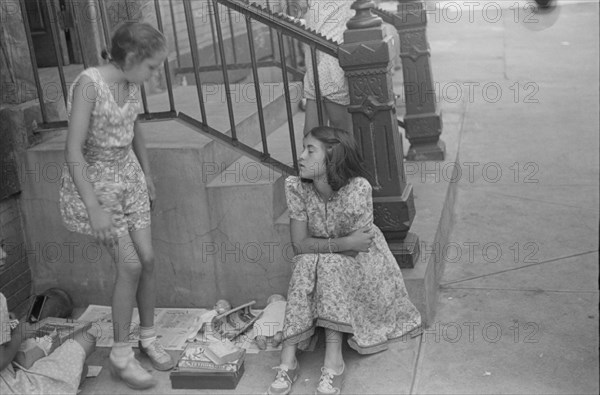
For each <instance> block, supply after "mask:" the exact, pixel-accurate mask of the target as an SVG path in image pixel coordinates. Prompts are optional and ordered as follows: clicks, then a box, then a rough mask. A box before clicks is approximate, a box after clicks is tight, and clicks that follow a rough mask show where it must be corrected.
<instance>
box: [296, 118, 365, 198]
mask: <svg viewBox="0 0 600 395" xmlns="http://www.w3.org/2000/svg"><path fill="white" fill-rule="evenodd" d="M307 135H311V136H313V137H314V138H315V139H317V140H319V141H320V142H321V143H323V145H324V146H325V174H326V175H327V182H328V183H329V185H330V186H331V189H333V190H334V191H338V190H339V189H340V188H342V187H343V186H345V185H346V184H348V182H349V181H350V179H352V178H354V177H363V178H366V179H367V181H369V182H371V175H370V174H369V172H368V171H367V170H366V169H365V167H364V163H363V158H362V155H361V153H360V151H359V149H358V145H357V144H356V140H355V139H354V137H353V136H352V134H351V133H349V132H347V131H346V130H343V129H338V128H333V127H330V126H317V127H315V128H313V129H312V130H311V131H310V132H308V133H307Z"/></svg>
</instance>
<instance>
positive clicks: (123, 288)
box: [109, 235, 142, 342]
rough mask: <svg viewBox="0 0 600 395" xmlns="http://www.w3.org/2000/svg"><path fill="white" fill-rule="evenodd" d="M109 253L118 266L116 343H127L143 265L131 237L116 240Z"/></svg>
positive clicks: (114, 304) (114, 313)
mask: <svg viewBox="0 0 600 395" xmlns="http://www.w3.org/2000/svg"><path fill="white" fill-rule="evenodd" d="M109 251H110V252H111V255H112V257H113V260H114V261H115V265H116V266H117V281H116V282H115V286H114V289H113V295H112V319H113V331H114V337H115V342H127V341H128V336H129V332H130V329H131V315H132V312H133V305H134V302H135V293H136V289H137V288H138V282H139V279H140V274H141V272H142V265H141V264H140V261H139V259H138V258H137V253H136V252H135V248H134V245H133V241H132V240H131V237H130V236H129V235H125V236H123V237H121V238H119V239H118V240H116V241H115V244H114V245H113V246H112V247H111V248H109Z"/></svg>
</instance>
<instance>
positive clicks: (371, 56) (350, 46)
mask: <svg viewBox="0 0 600 395" xmlns="http://www.w3.org/2000/svg"><path fill="white" fill-rule="evenodd" d="M373 6H374V3H373V1H370V0H356V1H355V2H354V3H353V5H352V8H353V9H354V10H356V15H355V16H354V17H353V18H352V19H350V21H348V23H347V25H346V26H347V27H348V30H346V32H345V33H344V44H342V45H341V46H340V51H339V60H340V65H341V66H342V68H343V69H344V71H345V72H346V76H347V78H348V84H349V87H350V106H349V111H350V113H351V114H352V121H353V124H354V136H355V137H356V139H357V141H358V143H359V145H360V147H361V150H362V154H363V157H364V159H365V162H366V163H367V166H368V169H369V171H370V172H371V174H372V175H373V176H374V180H373V181H374V183H375V185H374V190H373V209H374V216H375V224H376V225H377V226H378V227H379V228H380V229H381V230H382V231H383V233H384V235H385V237H386V239H387V241H388V244H389V246H390V249H391V250H392V253H393V254H394V256H395V257H396V260H397V261H398V264H399V265H400V267H414V264H415V262H416V261H417V258H418V256H419V242H418V237H417V236H416V235H415V234H413V233H410V232H409V229H410V226H411V224H412V221H413V218H414V216H415V206H414V201H413V191H412V186H411V185H410V184H407V183H406V176H405V173H404V163H403V152H404V151H403V150H402V136H401V135H400V133H399V132H398V123H397V120H396V107H395V96H394V92H393V85H392V61H391V59H390V46H391V43H390V40H389V39H388V38H386V37H384V33H383V28H382V25H381V24H382V21H381V19H380V18H379V17H376V16H374V15H373V14H372V13H371V8H372V7H373Z"/></svg>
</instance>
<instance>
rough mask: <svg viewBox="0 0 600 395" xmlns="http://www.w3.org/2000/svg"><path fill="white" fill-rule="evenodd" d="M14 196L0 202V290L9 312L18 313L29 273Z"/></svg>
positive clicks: (25, 299)
mask: <svg viewBox="0 0 600 395" xmlns="http://www.w3.org/2000/svg"><path fill="white" fill-rule="evenodd" d="M17 196H18V195H15V196H13V197H9V198H6V199H3V200H2V201H0V246H1V247H2V250H3V251H4V254H2V255H3V256H4V258H3V259H2V260H0V292H2V293H3V294H4V296H6V298H7V300H8V309H9V311H14V312H15V313H17V314H19V315H22V314H24V313H25V311H26V310H27V307H28V301H29V295H31V272H30V270H29V265H28V263H27V254H26V251H27V250H26V248H25V243H24V240H23V228H22V225H21V215H20V211H19V202H18V198H17Z"/></svg>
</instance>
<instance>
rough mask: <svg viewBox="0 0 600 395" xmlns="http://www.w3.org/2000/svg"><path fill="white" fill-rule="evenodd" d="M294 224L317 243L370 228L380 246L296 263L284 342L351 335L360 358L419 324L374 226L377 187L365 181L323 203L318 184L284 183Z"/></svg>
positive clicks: (290, 180) (397, 270)
mask: <svg viewBox="0 0 600 395" xmlns="http://www.w3.org/2000/svg"><path fill="white" fill-rule="evenodd" d="M285 192H286V197H287V204H288V208H289V213H290V218H291V219H295V220H298V221H303V222H307V226H308V232H309V234H310V236H311V237H316V238H338V237H343V236H347V235H348V234H350V233H352V232H353V231H355V230H357V229H359V228H362V227H364V226H370V227H371V231H372V232H374V233H375V238H374V246H373V247H371V248H370V250H369V252H361V253H358V255H357V256H356V257H355V258H352V257H349V256H346V255H341V254H329V253H327V254H323V253H315V254H310V253H309V254H301V255H297V256H296V257H295V258H294V268H293V273H292V278H291V280H290V285H289V289H288V303H287V307H286V312H285V321H284V329H283V337H284V342H285V343H287V344H298V345H299V347H300V348H303V347H304V346H305V345H306V344H307V343H308V340H309V338H310V337H312V335H313V334H314V332H315V327H317V326H320V327H325V328H330V329H334V330H337V331H340V332H346V333H350V334H352V336H351V337H350V338H349V339H348V343H349V345H350V347H352V348H353V349H355V350H356V351H358V352H359V353H361V354H370V353H375V352H379V351H382V350H385V349H386V348H387V347H388V345H387V343H388V342H389V341H391V340H397V339H399V338H400V337H402V336H404V335H406V334H407V333H409V332H411V331H413V330H416V329H417V328H418V327H420V325H421V316H420V314H419V311H418V310H417V309H416V308H415V306H414V305H413V304H412V303H411V301H410V300H409V298H408V294H407V292H406V288H405V286H404V280H403V278H402V273H401V271H400V268H399V267H398V264H397V263H396V260H395V259H394V257H393V255H392V253H391V251H390V249H389V247H388V245H387V243H386V241H385V239H384V236H383V233H382V232H381V230H379V228H378V227H377V226H375V225H374V224H373V200H372V195H371V185H370V184H369V182H368V181H367V180H366V179H364V178H360V177H356V178H353V179H351V180H350V182H349V183H348V184H347V185H346V186H344V187H342V188H341V189H340V190H339V191H337V192H335V193H334V194H333V195H332V196H331V197H330V198H329V200H328V201H326V202H325V201H323V199H322V198H321V196H320V195H319V194H318V193H317V191H316V190H315V188H314V186H313V184H312V183H308V182H302V181H301V180H300V178H299V177H295V176H290V177H288V178H287V179H286V184H285Z"/></svg>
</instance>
